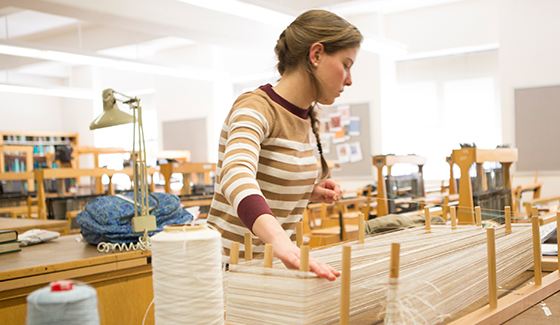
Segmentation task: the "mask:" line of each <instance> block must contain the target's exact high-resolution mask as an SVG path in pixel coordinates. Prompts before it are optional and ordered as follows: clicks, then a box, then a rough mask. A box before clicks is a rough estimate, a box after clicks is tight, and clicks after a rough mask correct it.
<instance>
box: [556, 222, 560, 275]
mask: <svg viewBox="0 0 560 325" xmlns="http://www.w3.org/2000/svg"><path fill="white" fill-rule="evenodd" d="M558 238H560V212H556V242H557V245H558V246H557V248H556V251H557V252H560V241H558ZM558 270H560V258H559V259H558ZM558 277H560V271H558Z"/></svg>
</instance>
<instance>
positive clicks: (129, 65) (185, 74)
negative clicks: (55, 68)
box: [0, 40, 226, 81]
mask: <svg viewBox="0 0 560 325" xmlns="http://www.w3.org/2000/svg"><path fill="white" fill-rule="evenodd" d="M37 47H38V45H36V44H28V43H23V42H15V41H9V40H1V41H0V54H6V55H13V56H22V57H28V58H35V59H41V60H50V61H59V62H66V63H72V64H77V65H92V66H97V67H104V68H112V69H118V70H126V71H132V72H142V73H149V74H154V75H164V76H171V77H178V78H187V79H194V80H201V81H214V80H216V79H217V78H224V77H226V74H225V72H221V71H216V70H210V69H202V68H198V67H181V66H164V65H160V64H152V63H147V62H140V61H132V60H127V59H121V58H114V57H110V56H103V55H97V54H93V53H91V54H82V53H75V52H72V51H67V50H64V51H62V50H56V49H49V48H37Z"/></svg>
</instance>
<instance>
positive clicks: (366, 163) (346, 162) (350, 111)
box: [319, 104, 373, 178]
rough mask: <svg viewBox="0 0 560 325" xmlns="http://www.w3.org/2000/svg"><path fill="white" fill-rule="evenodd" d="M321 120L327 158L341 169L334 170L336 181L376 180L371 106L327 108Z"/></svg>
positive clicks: (321, 115) (323, 143) (320, 117)
mask: <svg viewBox="0 0 560 325" xmlns="http://www.w3.org/2000/svg"><path fill="white" fill-rule="evenodd" d="M319 119H320V120H321V125H322V126H321V132H320V137H321V143H322V147H323V153H324V156H325V158H326V159H328V160H332V161H334V162H337V163H338V165H340V167H339V168H335V169H333V170H332V176H333V178H343V177H352V178H355V177H364V178H366V177H371V176H373V172H372V166H373V165H372V160H371V152H370V148H371V146H370V129H369V104H350V105H337V106H329V107H324V108H323V109H321V110H319Z"/></svg>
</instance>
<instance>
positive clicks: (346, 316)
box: [340, 246, 352, 325]
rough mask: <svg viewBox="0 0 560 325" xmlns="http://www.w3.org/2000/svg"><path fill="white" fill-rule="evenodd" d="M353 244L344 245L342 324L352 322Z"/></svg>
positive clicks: (341, 277) (341, 278)
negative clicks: (351, 273) (351, 274)
mask: <svg viewBox="0 0 560 325" xmlns="http://www.w3.org/2000/svg"><path fill="white" fill-rule="evenodd" d="M351 258H352V246H343V247H342V275H341V276H340V325H349V324H350V269H351V268H350V266H351Z"/></svg>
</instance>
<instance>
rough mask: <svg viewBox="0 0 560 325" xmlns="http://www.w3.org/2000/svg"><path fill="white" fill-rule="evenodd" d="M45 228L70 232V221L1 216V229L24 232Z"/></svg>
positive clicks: (63, 232) (61, 232)
mask: <svg viewBox="0 0 560 325" xmlns="http://www.w3.org/2000/svg"><path fill="white" fill-rule="evenodd" d="M37 228H38V229H45V230H51V231H58V232H60V234H61V235H65V234H67V233H68V221H66V220H44V219H15V218H0V230H15V231H17V232H18V234H20V235H21V234H23V233H24V232H26V231H27V230H30V229H37ZM0 260H1V258H0Z"/></svg>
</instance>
